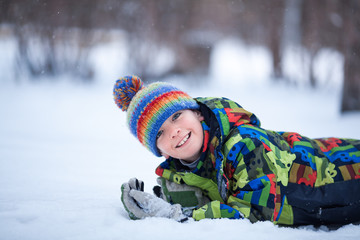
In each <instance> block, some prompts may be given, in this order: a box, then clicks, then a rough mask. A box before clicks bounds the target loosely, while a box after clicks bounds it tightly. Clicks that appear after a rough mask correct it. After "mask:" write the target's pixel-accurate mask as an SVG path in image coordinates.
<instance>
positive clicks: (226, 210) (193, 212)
mask: <svg viewBox="0 0 360 240" xmlns="http://www.w3.org/2000/svg"><path fill="white" fill-rule="evenodd" d="M157 182H158V184H159V185H160V186H161V187H160V186H155V187H154V189H153V190H154V193H155V195H157V196H158V197H160V198H162V199H164V200H165V201H167V202H169V203H171V204H180V205H181V206H182V211H183V213H184V214H185V215H187V216H189V217H192V218H194V219H195V220H201V219H204V218H230V219H241V218H243V215H242V214H241V213H240V212H239V211H238V210H236V209H234V208H232V207H230V206H228V205H226V204H223V203H220V201H211V202H210V200H209V199H208V198H207V197H206V196H205V195H203V194H202V191H201V189H200V188H197V187H193V186H188V185H186V184H177V183H174V182H171V181H169V180H167V179H165V178H162V177H159V178H158V179H157Z"/></svg>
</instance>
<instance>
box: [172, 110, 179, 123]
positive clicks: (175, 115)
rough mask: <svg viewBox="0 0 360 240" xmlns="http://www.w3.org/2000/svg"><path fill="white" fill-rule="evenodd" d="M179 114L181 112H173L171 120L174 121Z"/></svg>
mask: <svg viewBox="0 0 360 240" xmlns="http://www.w3.org/2000/svg"><path fill="white" fill-rule="evenodd" d="M180 115H181V112H177V113H175V114H174V115H173V117H172V120H173V121H174V120H176V119H178V118H179V117H180Z"/></svg>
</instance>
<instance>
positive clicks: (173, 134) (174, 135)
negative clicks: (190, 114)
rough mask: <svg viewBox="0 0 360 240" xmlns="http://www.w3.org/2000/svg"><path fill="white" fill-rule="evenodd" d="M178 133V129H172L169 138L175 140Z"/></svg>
mask: <svg viewBox="0 0 360 240" xmlns="http://www.w3.org/2000/svg"><path fill="white" fill-rule="evenodd" d="M179 133H180V129H179V128H174V130H173V131H172V134H171V138H172V139H173V138H175V137H176V136H178V135H179Z"/></svg>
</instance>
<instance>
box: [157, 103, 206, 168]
mask: <svg viewBox="0 0 360 240" xmlns="http://www.w3.org/2000/svg"><path fill="white" fill-rule="evenodd" d="M202 120H204V117H203V116H201V114H200V112H198V111H192V110H188V109H186V110H180V111H178V112H176V113H174V114H173V115H171V116H170V117H169V118H168V119H167V120H166V121H165V122H164V123H163V125H162V126H161V128H160V130H159V132H158V135H157V140H156V144H157V147H158V148H159V150H160V152H161V154H162V155H163V156H164V157H165V158H169V156H171V157H173V158H178V159H182V160H184V161H187V162H193V161H195V160H197V159H198V158H199V157H200V154H201V150H202V149H201V147H202V144H203V141H204V135H203V128H202V126H201V123H200V121H202Z"/></svg>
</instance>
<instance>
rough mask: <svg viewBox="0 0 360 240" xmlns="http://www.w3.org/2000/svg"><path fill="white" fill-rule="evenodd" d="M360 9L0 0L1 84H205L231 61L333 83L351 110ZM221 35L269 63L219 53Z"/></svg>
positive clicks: (359, 85)
mask: <svg viewBox="0 0 360 240" xmlns="http://www.w3.org/2000/svg"><path fill="white" fill-rule="evenodd" d="M359 10H360V2H359V1H358V0H343V1H338V0H317V1H311V0H273V1H261V0H222V1H217V0H197V1H193V0H182V1H177V0H91V1H90V0H77V1H73V0H32V1H22V0H0V47H1V56H0V69H1V73H0V77H1V79H0V84H1V83H4V82H17V83H20V82H24V81H25V82H39V81H59V78H60V79H64V78H66V79H70V80H71V81H76V82H83V83H92V82H96V81H101V79H111V80H113V79H114V76H116V77H120V76H122V75H124V74H129V73H130V74H136V75H139V76H141V77H142V78H143V79H144V80H145V81H153V80H162V79H169V77H172V76H177V77H179V76H180V78H181V79H182V81H188V82H190V83H192V84H198V85H201V84H204V83H206V81H209V79H210V78H208V76H209V75H212V76H213V75H214V74H215V75H216V77H217V78H222V77H223V78H226V77H227V76H226V74H227V73H230V70H229V69H227V68H226V65H227V64H228V63H227V62H226V61H231V64H232V65H235V66H236V68H238V69H239V71H240V70H242V72H243V71H244V70H246V69H248V70H249V71H260V72H263V73H264V74H263V75H261V76H262V77H263V78H266V81H273V82H284V83H286V84H290V85H294V86H308V87H311V88H324V87H327V86H329V85H333V86H334V85H335V86H336V87H338V88H342V98H341V109H340V111H341V112H346V111H354V110H355V111H357V110H360V14H359ZM224 44H225V45H226V44H233V45H234V44H235V45H237V46H241V48H242V49H244V51H242V52H241V53H239V54H241V55H242V56H241V57H242V59H243V60H244V61H243V62H245V63H246V61H247V60H248V61H250V60H251V61H252V62H251V63H252V64H254V65H256V64H262V63H263V60H264V59H266V64H265V65H266V67H265V68H264V67H263V68H259V70H254V68H250V69H249V68H247V66H246V65H244V64H242V63H243V62H241V61H238V62H237V59H236V58H234V59H221V60H219V58H216V56H218V55H217V53H219V49H221V47H223V46H224ZM247 49H253V50H254V51H257V52H259V51H261V56H262V59H253V58H254V54H252V55H250V52H249V51H246V50H247ZM254 51H252V53H254ZM256 56H259V54H257V55H256ZM256 56H255V57H256ZM214 64H215V65H217V66H220V65H221V64H222V66H224V68H222V71H223V72H221V71H217V72H214ZM233 70H234V69H233ZM232 73H234V74H235V75H236V74H237V73H238V72H237V71H236V69H235V70H234V71H233V72H232ZM250 75H251V74H250ZM247 76H248V75H247ZM233 77H234V76H233ZM245 80H246V81H249V80H250V81H251V79H249V78H248V79H243V78H242V76H241V74H239V76H237V77H235V81H239V82H241V81H245ZM224 83H226V82H224ZM336 84H337V85H336Z"/></svg>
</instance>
